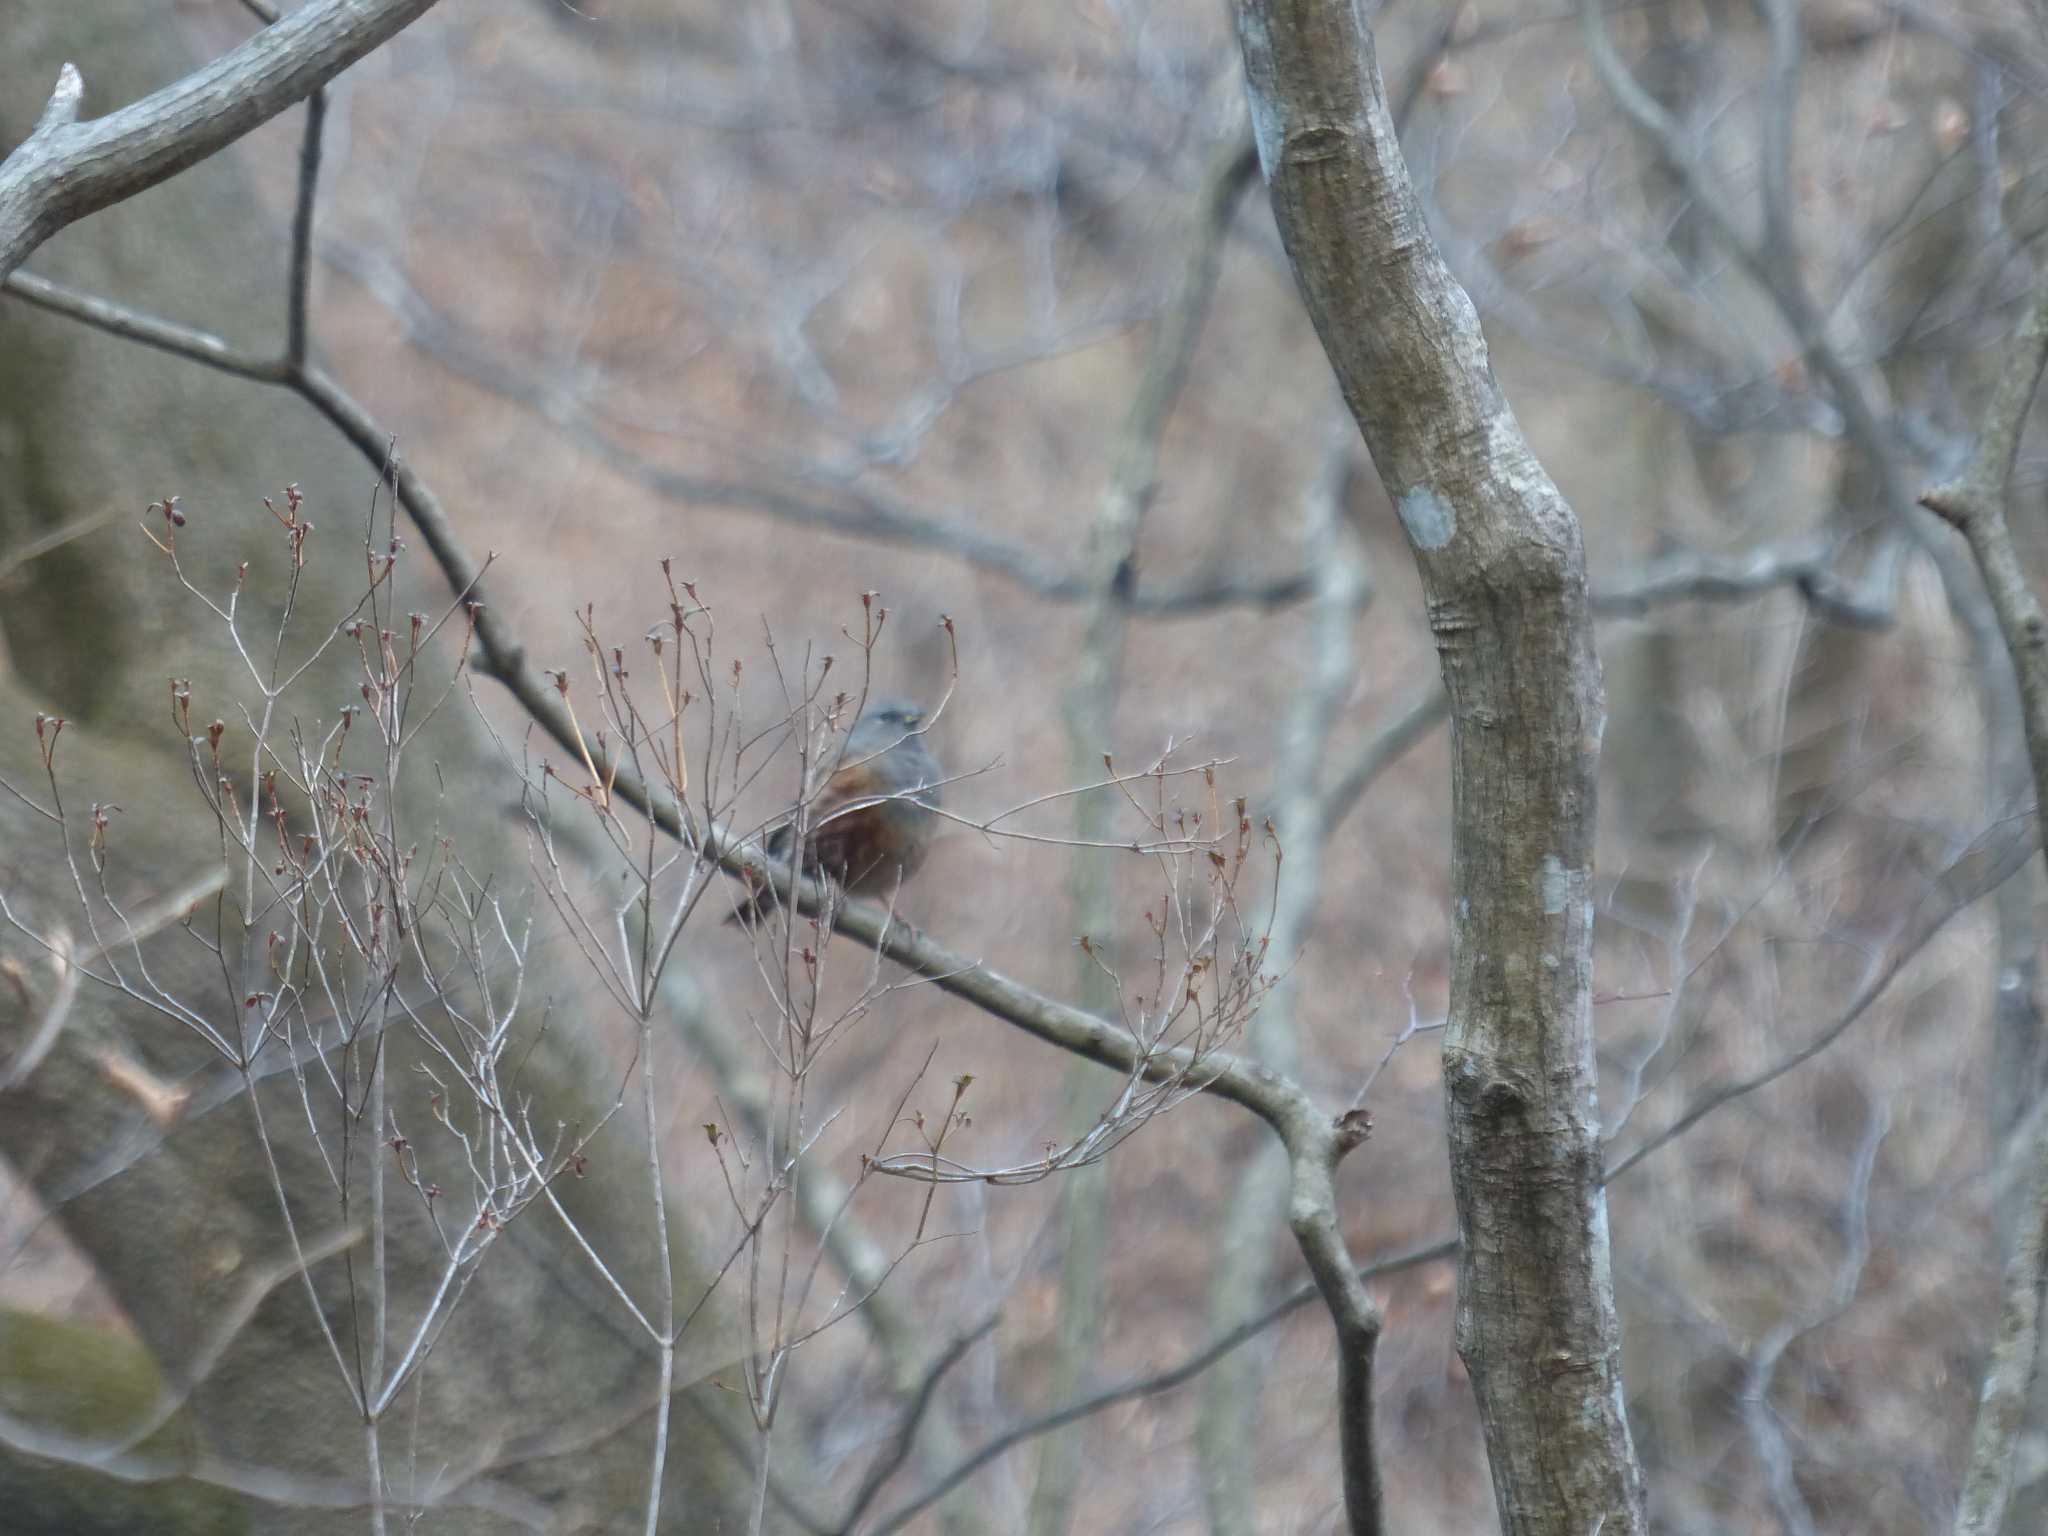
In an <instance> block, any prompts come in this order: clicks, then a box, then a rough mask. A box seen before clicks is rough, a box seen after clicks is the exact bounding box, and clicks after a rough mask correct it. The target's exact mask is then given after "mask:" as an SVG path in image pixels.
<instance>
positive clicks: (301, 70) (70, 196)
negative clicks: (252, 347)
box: [0, 0, 434, 277]
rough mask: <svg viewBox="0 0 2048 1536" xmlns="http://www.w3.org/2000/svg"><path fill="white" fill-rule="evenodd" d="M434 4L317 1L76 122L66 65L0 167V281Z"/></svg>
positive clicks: (75, 86)
mask: <svg viewBox="0 0 2048 1536" xmlns="http://www.w3.org/2000/svg"><path fill="white" fill-rule="evenodd" d="M433 4H434V0H315V3H313V4H310V5H308V6H307V7H306V8H305V9H304V10H301V11H296V12H294V13H293V14H292V15H290V16H289V17H287V18H285V19H284V20H282V21H280V22H278V23H277V25H275V26H273V27H267V28H265V29H264V30H263V31H261V32H258V33H257V34H256V35H255V36H253V37H251V38H250V39H249V40H248V41H247V42H246V43H243V44H242V45H241V46H240V47H239V48H235V49H232V50H230V51H229V52H227V53H225V54H223V55H221V57H219V58H218V59H216V60H214V61H213V62H212V63H211V64H208V65H206V66H205V67H204V68H201V69H195V70H194V71H193V72H192V73H191V74H189V75H187V76H185V78H184V79H182V80H179V81H177V82H175V83H174V84H171V85H167V86H165V87H164V88H163V89H162V90H160V91H153V92H151V93H150V94H149V95H148V96H145V97H143V99H142V100H140V101H138V102H135V103H133V104H132V105H130V106H126V107H123V108H121V109H120V110H119V111H118V112H109V113H108V114H107V115H106V116H105V117H98V118H93V119H92V120H91V121H89V122H80V121H79V120H78V113H79V108H80V106H81V105H82V103H83V102H84V99H85V82H84V80H83V79H82V78H81V77H80V75H79V73H78V70H77V68H76V67H75V66H73V65H70V64H66V65H65V66H64V68H63V70H62V71H61V72H60V73H59V74H58V76H57V87H56V90H55V91H54V92H52V94H51V96H50V100H49V103H48V105H46V106H45V107H44V108H43V115H42V117H41V119H40V120H39V121H38V122H37V123H36V126H35V128H34V130H33V131H31V132H30V134H29V136H28V138H27V139H25V140H24V141H23V142H22V143H21V144H20V145H19V146H18V147H16V149H15V151H14V153H12V154H11V155H9V156H8V157H7V159H6V160H5V161H4V162H0V277H5V276H7V275H8V274H9V273H11V272H12V271H13V270H14V269H15V268H16V267H18V266H20V265H21V263H22V262H23V261H24V260H26V259H27V257H28V255H29V253H30V252H31V251H33V250H35V248H36V247H37V246H39V245H41V244H42V243H43V242H44V241H45V240H47V239H49V238H50V236H52V235H54V234H56V233H57V231H58V230H60V229H62V228H64V226H65V225H67V224H74V223H76V222H77V221H78V220H80V219H82V218H84V217H85V216H86V215H87V214H91V213H97V212H98V211H99V210H100V209H102V208H107V207H111V206H112V205H113V204H115V203H118V202H121V201H122V200H124V199H126V198H129V197H133V196H134V195H135V194H136V193H137V192H140V191H142V190H144V189H145V188H147V187H153V186H155V185H156V184H157V183H158V182H160V181H168V180H169V179H170V178H171V177H173V176H175V175H177V174H178V172H180V171H182V170H185V169H186V168H187V167H189V166H194V165H197V164H198V163H199V162H200V161H202V160H204V159H206V158H207V157H208V156H210V155H213V154H216V153H218V152H219V151H220V150H222V149H225V148H226V147H227V146H228V145H230V144H232V143H234V141H235V140H237V139H239V138H241V137H242V135H243V134H245V133H248V132H249V131H250V130H251V129H253V128H256V127H258V126H260V125H261V124H263V123H266V122H268V121H270V119H271V118H273V117H275V116H277V115H278V113H280V112H282V111H284V110H285V108H287V107H290V106H294V105H296V104H297V103H299V102H301V101H303V100H305V99H306V97H308V96H310V95H311V94H312V93H313V92H314V91H317V90H318V89H320V87H321V86H323V85H325V84H326V83H327V82H328V81H330V80H332V79H333V78H334V77H335V76H336V75H338V74H340V73H341V72H342V71H343V70H344V69H347V68H348V67H349V66H350V65H351V64H353V63H355V62H356V60H358V59H360V58H362V57H363V55H364V54H366V53H369V52H370V51H371V50H372V49H374V48H376V47H378V46H379V45H380V44H382V43H383V42H385V41H386V40H387V39H389V38H391V37H393V36H395V35H396V34H397V33H398V32H400V31H401V30H403V29H404V28H405V27H407V26H409V25H410V24H411V23H412V22H414V21H416V20H418V19H419V17H421V16H422V15H424V14H425V13H426V11H427V10H428V9H429V8H430V7H431V6H432V5H433Z"/></svg>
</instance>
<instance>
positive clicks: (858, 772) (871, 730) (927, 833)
mask: <svg viewBox="0 0 2048 1536" xmlns="http://www.w3.org/2000/svg"><path fill="white" fill-rule="evenodd" d="M924 718H925V713H924V711H923V710H922V709H920V708H919V707H918V706H917V705H915V704H907V703H905V702H903V701H902V700H900V699H882V700H877V701H875V702H873V703H870V704H869V705H868V707H867V708H866V709H865V710H863V711H862V712H861V716H860V718H859V719H858V720H856V721H855V722H854V723H853V729H852V730H850V731H848V732H847V733H846V742H845V745H844V746H843V747H841V749H840V751H839V765H838V767H836V768H835V769H833V771H832V776H831V777H830V778H828V779H827V780H826V781H825V787H824V788H823V789H822V790H820V791H819V792H818V794H817V796H816V797H815V798H814V799H813V800H812V801H811V804H810V810H809V816H808V821H809V824H810V831H809V834H808V835H807V837H806V838H805V841H804V873H805V874H808V875H820V874H822V875H824V876H825V877H827V878H828V879H830V880H831V881H832V883H833V884H834V885H836V886H838V887H839V888H840V889H841V890H843V891H846V892H848V893H849V894H851V895H856V896H860V895H868V894H886V893H888V892H890V891H893V890H895V888H896V887H897V885H898V884H899V883H900V882H902V881H904V880H908V879H909V878H910V877H911V876H912V875H914V874H916V873H917V871H918V867H919V866H920V865H921V864H923V863H924V856H925V854H926V853H928V852H929V851H930V850H931V844H932V837H933V834H934V833H935V832H936V831H937V824H938V818H937V817H936V816H934V815H932V811H933V810H935V809H937V807H938V804H939V779H940V778H941V777H942V775H941V773H940V770H939V762H938V759H937V758H935V757H933V756H932V754H931V749H930V748H929V747H927V746H926V745H925V741H924V737H923V736H922V735H919V734H917V732H918V727H919V726H921V725H922V724H923V723H924ZM795 841H796V827H795V825H794V824H793V823H790V822H784V823H783V824H782V825H781V826H779V827H777V828H775V829H774V830H773V831H772V832H770V833H769V834H768V836H767V837H766V838H765V839H763V841H762V846H763V847H764V848H765V849H766V850H767V852H768V853H769V855H770V856H771V857H774V858H778V859H787V858H788V857H789V855H790V849H791V847H792V845H793V844H794V843H795ZM774 899H775V898H774V896H773V895H772V893H770V892H767V891H762V892H759V893H757V894H756V895H754V896H753V897H751V898H750V899H749V900H748V901H747V902H746V903H745V904H744V905H742V906H741V907H740V909H739V910H738V911H736V912H734V913H733V915H732V916H731V917H729V918H727V919H726V921H727V922H728V923H737V922H751V921H754V920H756V919H758V918H760V917H761V916H762V915H763V913H764V912H766V911H768V910H770V909H771V908H772V906H773V903H774Z"/></svg>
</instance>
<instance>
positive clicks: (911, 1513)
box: [840, 1238, 1458, 1536]
mask: <svg viewBox="0 0 2048 1536" xmlns="http://www.w3.org/2000/svg"><path fill="white" fill-rule="evenodd" d="M1457 1251H1458V1242H1457V1239H1456V1238H1452V1239H1449V1240H1448V1241H1445V1242H1440V1243H1432V1244H1430V1245H1429V1246H1428V1247H1426V1248H1415V1249H1411V1250H1409V1251H1408V1252H1406V1253H1399V1254H1395V1255H1394V1256H1393V1257H1391V1258H1386V1259H1378V1260H1374V1261H1373V1262H1371V1263H1369V1264H1364V1265H1361V1266H1360V1267H1359V1276H1360V1278H1361V1279H1367V1280H1374V1279H1378V1278H1380V1277H1381V1276H1383V1275H1392V1274H1398V1273H1400V1272H1401V1271H1402V1270H1405V1269H1413V1268H1416V1267H1417V1266H1419V1265H1423V1264H1434V1263H1436V1262H1437V1261H1438V1260H1440V1259H1447V1258H1450V1257H1451V1256H1452V1255H1453V1254H1455V1253H1456V1252H1457ZM1317 1294H1318V1287H1317V1285H1316V1284H1315V1282H1314V1281H1304V1282H1303V1283H1302V1284H1301V1285H1298V1286H1296V1287H1295V1288H1294V1289H1293V1290H1291V1291H1289V1292H1288V1293H1287V1294H1286V1295H1285V1296H1282V1297H1281V1298H1280V1299H1279V1300H1278V1301H1276V1302H1274V1303H1272V1304H1271V1305H1270V1306H1268V1307H1266V1308H1264V1309H1263V1310H1261V1311H1260V1312H1258V1313H1257V1314H1256V1315H1254V1316H1252V1317H1248V1318H1246V1319H1245V1320H1244V1321H1243V1322H1241V1323H1238V1324H1237V1325H1235V1326H1234V1327H1231V1328H1227V1329H1225V1330H1223V1331H1222V1332H1220V1333H1218V1334H1217V1335H1215V1337H1213V1338H1211V1339H1210V1340H1209V1342H1208V1343H1206V1344H1204V1345H1203V1346H1202V1347H1201V1348H1200V1349H1198V1350H1197V1351H1195V1353H1194V1354H1192V1355H1190V1356H1188V1357H1187V1358H1186V1359H1185V1360H1182V1361H1181V1362H1179V1363H1178V1364H1176V1365H1172V1366H1169V1367H1167V1368H1166V1369H1165V1370H1163V1371H1157V1372H1154V1373H1152V1374H1150V1375H1146V1376H1139V1377H1135V1378H1133V1379H1132V1380H1130V1381H1125V1382H1119V1383H1118V1384H1117V1385H1116V1386H1113V1387H1105V1388H1104V1389H1103V1390H1102V1391H1100V1392H1097V1393H1094V1394H1093V1395H1091V1396H1089V1397H1085V1398H1082V1399H1080V1400H1079V1401H1078V1402H1072V1403H1066V1404H1063V1405H1062V1406H1060V1407H1059V1408H1056V1409H1054V1410H1053V1411H1052V1412H1051V1413H1048V1414H1045V1415H1043V1416H1041V1417H1039V1418H1036V1419H1029V1420H1026V1421H1025V1422H1024V1423H1022V1424H1014V1425H1012V1426H1011V1427H1010V1428H1008V1429H1006V1430H1004V1431H1003V1432H1002V1433H1001V1434H999V1435H997V1436H996V1437H995V1438H994V1439H992V1440H990V1441H989V1442H988V1443H987V1444H986V1445H983V1446H981V1447H979V1448H978V1449H977V1450H976V1451H975V1452H974V1454H973V1455H971V1456H969V1457H968V1458H967V1459H966V1460H964V1461H962V1462H961V1463H960V1464H959V1465H958V1466H956V1467H954V1468H952V1469H951V1470H950V1471H948V1472H947V1473H946V1475H945V1476H944V1477H942V1478H941V1479H940V1480H939V1481H938V1482H936V1483H935V1484H933V1485H932V1486H931V1487H929V1488H926V1489H925V1490H923V1491H922V1492H921V1493H919V1494H917V1495H916V1496H915V1497H914V1498H911V1499H908V1500H906V1501H905V1502H904V1503H902V1504H901V1505H899V1506H897V1508H895V1509H894V1510H892V1511H891V1512H890V1513H889V1514H888V1515H886V1516H884V1517H883V1518H882V1520H881V1521H880V1523H878V1524H876V1525H874V1526H872V1527H870V1528H869V1529H868V1532H867V1536H888V1533H891V1532H894V1531H900V1530H902V1529H903V1528H904V1527H905V1526H906V1525H908V1524H909V1523H910V1522H911V1521H912V1520H913V1519H915V1518H916V1517H917V1516H918V1515H920V1514H922V1513H923V1512H924V1511H925V1510H926V1509H928V1508H930V1507H931V1505H933V1504H934V1503H936V1502H937V1501H938V1500H940V1499H942V1498H944V1497H945V1496H946V1495H947V1494H948V1493H951V1492H952V1491H953V1490H954V1489H955V1488H957V1487H959V1486H960V1484H962V1483H963V1482H965V1481H966V1480H967V1479H968V1478H970V1477H972V1476H973V1475H974V1474H975V1473H976V1472H979V1471H980V1470H981V1469H982V1468H983V1467H985V1466H987V1465H988V1464H989V1463H990V1462H992V1461H994V1460H995V1459H996V1458H997V1457H999V1456H1001V1455H1003V1454H1004V1453H1005V1452H1006V1451H1009V1450H1011V1449H1013V1448H1014V1447H1016V1446H1018V1445H1021V1444H1023V1443H1024V1442H1025V1441H1027V1440H1030V1439H1033V1438H1034V1437H1036V1436H1038V1435H1044V1434H1050V1433H1051V1432H1052V1431H1054V1430H1056V1429H1061V1428H1064V1427H1065V1426H1066V1425H1069V1424H1074V1423H1078V1422H1079V1421H1080V1420H1082V1419H1085V1418H1087V1417H1089V1416H1090V1415H1092V1414H1097V1413H1100V1412H1101V1411H1102V1410H1103V1409H1105V1408H1114V1407H1115V1406H1116V1405H1117V1404H1118V1403H1127V1402H1130V1401H1131V1400H1133V1399H1134V1398H1140V1397H1153V1396H1156V1395H1157V1394H1159V1393H1161V1392H1170V1391H1172V1390H1173V1389H1174V1388H1175V1387H1178V1386H1180V1385H1181V1384H1182V1383H1184V1382H1188V1381H1192V1380H1193V1379H1194V1378H1195V1377H1197V1376H1199V1375H1201V1373H1202V1372H1204V1371H1206V1370H1207V1369H1208V1368H1209V1367H1210V1366H1212V1365H1214V1364H1215V1363H1216V1362H1217V1361H1218V1360H1221V1359H1223V1358H1224V1357H1225V1356H1227V1355H1228V1354H1229V1353H1230V1352H1231V1351H1232V1350H1234V1349H1236V1348H1237V1347H1238V1346H1239V1345H1241V1344H1243V1343H1244V1342H1245V1341H1246V1340H1248V1339H1253V1338H1256V1337H1258V1335H1260V1334H1261V1333H1263V1332H1265V1331H1266V1329H1268V1328H1270V1327H1272V1326H1273V1324H1275V1323H1277V1322H1279V1321H1280V1319H1282V1318H1283V1317H1286V1316H1287V1315H1288V1314H1289V1313H1291V1312H1294V1311H1297V1310H1298V1309H1300V1308H1301V1307H1304V1306H1306V1305H1307V1304H1308V1303H1309V1302H1311V1301H1313V1300H1314V1299H1315V1298H1316V1296H1317ZM840 1536H852V1533H851V1529H850V1528H849V1529H848V1530H846V1531H842V1532H841V1533H840Z"/></svg>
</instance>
